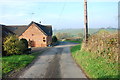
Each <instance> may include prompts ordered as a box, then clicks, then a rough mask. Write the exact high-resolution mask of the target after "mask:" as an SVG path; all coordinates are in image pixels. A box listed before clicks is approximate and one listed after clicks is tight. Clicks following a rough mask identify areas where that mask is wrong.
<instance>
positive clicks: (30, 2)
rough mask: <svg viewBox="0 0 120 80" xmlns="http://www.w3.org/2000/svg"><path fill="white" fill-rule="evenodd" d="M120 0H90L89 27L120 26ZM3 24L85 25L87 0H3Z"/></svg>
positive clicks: (0, 9) (0, 20)
mask: <svg viewBox="0 0 120 80" xmlns="http://www.w3.org/2000/svg"><path fill="white" fill-rule="evenodd" d="M118 1H119V0H88V23H89V28H103V27H104V28H106V27H113V28H117V27H118ZM0 3H1V5H0V24H4V25H28V24H30V22H31V21H35V22H37V23H39V22H40V21H41V24H43V25H44V24H45V25H46V24H48V25H52V26H53V29H66V28H84V3H83V0H66V1H65V0H44V1H42V0H9V1H7V0H0Z"/></svg>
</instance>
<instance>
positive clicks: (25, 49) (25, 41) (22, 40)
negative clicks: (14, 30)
mask: <svg viewBox="0 0 120 80" xmlns="http://www.w3.org/2000/svg"><path fill="white" fill-rule="evenodd" d="M20 41H21V42H22V43H23V44H24V45H25V47H24V52H25V51H27V49H28V41H27V40H26V39H24V38H22V39H20Z"/></svg>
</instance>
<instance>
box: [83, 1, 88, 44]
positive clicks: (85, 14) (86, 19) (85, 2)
mask: <svg viewBox="0 0 120 80" xmlns="http://www.w3.org/2000/svg"><path fill="white" fill-rule="evenodd" d="M84 28H85V42H86V43H87V41H88V16H87V0H84Z"/></svg>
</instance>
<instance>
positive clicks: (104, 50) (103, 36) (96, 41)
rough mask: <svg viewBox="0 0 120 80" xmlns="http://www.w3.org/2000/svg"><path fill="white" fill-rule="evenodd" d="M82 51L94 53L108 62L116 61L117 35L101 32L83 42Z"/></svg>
mask: <svg viewBox="0 0 120 80" xmlns="http://www.w3.org/2000/svg"><path fill="white" fill-rule="evenodd" d="M82 50H84V51H89V52H92V53H96V54H97V55H98V57H99V56H102V57H103V58H107V59H108V60H109V61H113V62H116V61H118V33H109V32H107V31H104V30H101V31H99V32H97V33H96V34H93V35H91V36H90V37H89V38H88V42H87V44H86V43H85V42H83V44H82Z"/></svg>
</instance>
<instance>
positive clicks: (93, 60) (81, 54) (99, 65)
mask: <svg viewBox="0 0 120 80" xmlns="http://www.w3.org/2000/svg"><path fill="white" fill-rule="evenodd" d="M80 48H81V45H77V46H74V47H72V48H71V52H72V56H73V58H74V59H75V61H76V62H77V64H79V65H80V66H81V67H82V69H83V70H84V71H85V73H86V74H87V76H88V77H89V78H97V79H99V78H118V77H119V78H120V75H119V76H118V64H117V63H112V62H108V60H107V59H104V58H102V57H97V55H96V54H95V53H90V52H85V51H81V50H80Z"/></svg>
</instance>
